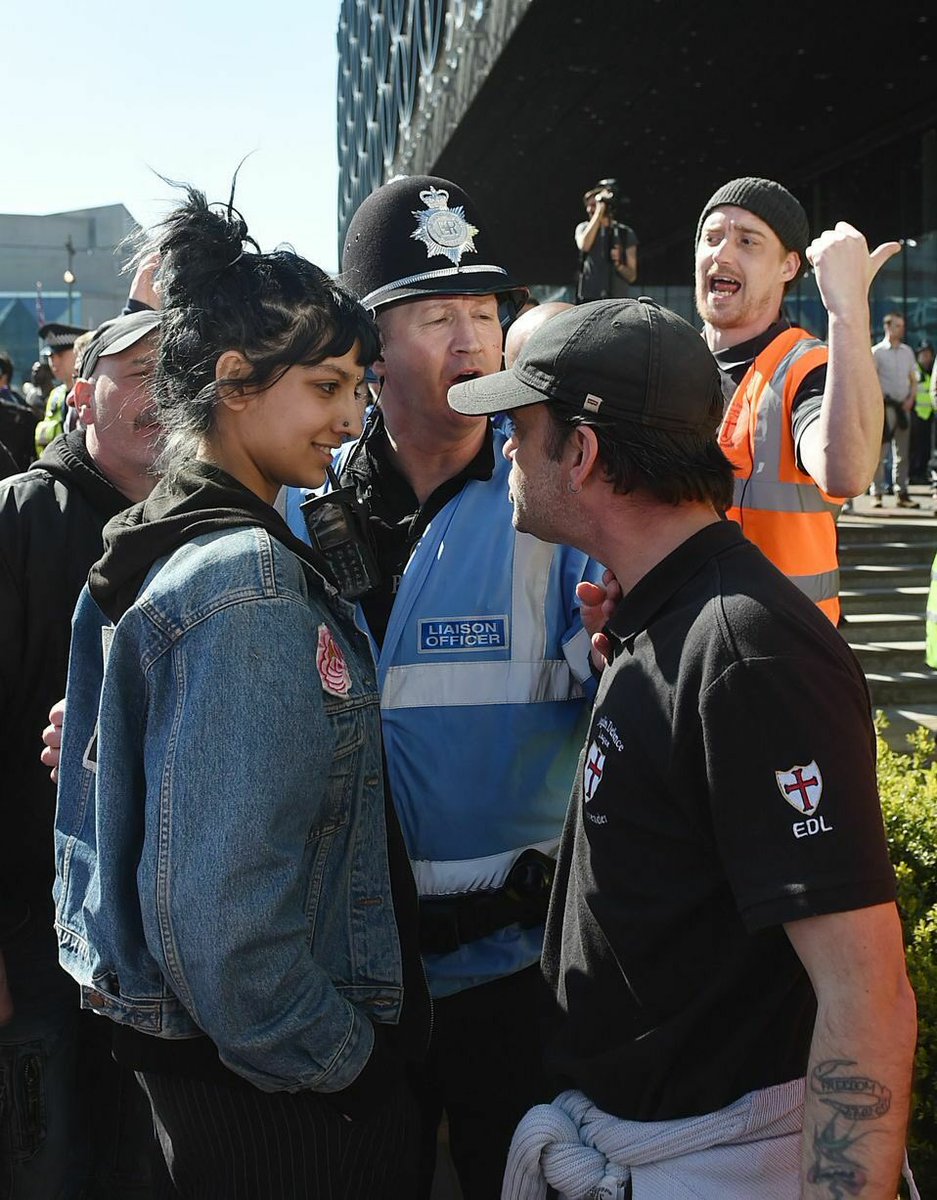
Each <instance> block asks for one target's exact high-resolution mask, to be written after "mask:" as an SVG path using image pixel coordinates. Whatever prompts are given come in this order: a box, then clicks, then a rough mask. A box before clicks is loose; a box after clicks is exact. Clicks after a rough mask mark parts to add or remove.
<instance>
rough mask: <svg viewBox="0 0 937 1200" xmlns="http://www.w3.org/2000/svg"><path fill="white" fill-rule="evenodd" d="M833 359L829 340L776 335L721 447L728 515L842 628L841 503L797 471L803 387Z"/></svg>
mask: <svg viewBox="0 0 937 1200" xmlns="http://www.w3.org/2000/svg"><path fill="white" fill-rule="evenodd" d="M827 358H828V351H827V348H826V346H825V345H824V344H823V342H818V341H817V340H816V339H815V338H812V337H811V336H810V334H808V333H806V332H805V331H804V330H803V329H796V328H794V329H786V330H785V331H784V332H783V333H780V334H778V336H777V337H776V338H775V339H774V340H773V341H772V342H771V343H770V344H769V345H768V346H767V347H766V349H765V350H763V351H762V352H761V353H760V354H758V355H756V357H755V361H754V362H753V363H752V365H751V366H750V367H749V368H748V370H747V371H746V373H745V377H744V378H743V379H742V381H741V383H740V384H739V386H738V387H737V388H736V390H735V394H734V395H733V397H732V400H731V403H730V404H729V407H728V409H727V410H726V414H725V416H724V417H723V420H722V426H721V428H720V430H719V445H720V446H721V447H722V450H723V453H724V454H725V456H726V457H727V458H728V459H729V461H730V462H731V463H732V466H733V467H734V468H735V495H734V498H733V503H732V507H731V508H730V509H729V511H728V513H727V514H726V515H727V516H728V517H729V519H730V520H732V521H735V522H737V524H739V525H740V526H741V527H742V532H743V533H744V534H745V536H746V537H747V538H748V539H749V541H752V542H754V543H755V545H756V546H757V547H758V548H759V549H760V550H761V552H762V553H763V554H764V555H766V557H768V558H770V559H771V561H772V562H773V563H774V565H775V566H776V567H777V568H778V569H779V570H781V571H783V572H784V574H785V575H787V576H788V578H789V579H790V580H791V582H792V583H796V584H797V586H798V587H799V588H800V590H801V591H802V592H803V593H804V594H805V595H806V596H808V597H809V598H810V599H811V600H813V601H814V602H815V603H816V604H817V605H818V606H819V607H820V608H821V609H822V610H823V611H824V612H825V613H826V615H827V616H828V617H829V618H830V620H831V621H832V622H833V623H834V624H836V623H837V622H838V621H839V562H838V560H837V557H836V516H837V513H838V512H839V509H840V506H841V504H842V501H841V500H838V499H836V498H834V497H832V496H828V495H827V494H826V493H825V492H823V491H821V490H820V488H819V487H817V485H816V483H815V482H814V481H813V479H811V477H810V476H809V475H808V474H806V472H804V471H802V470H801V469H800V467H798V465H797V459H796V457H795V454H794V438H793V436H792V434H791V412H792V408H793V404H794V397H795V396H796V395H797V389H798V388H799V387H800V385H801V383H802V382H803V381H804V379H805V378H806V376H807V375H809V374H810V372H811V371H813V370H815V369H816V368H817V367H821V366H824V365H825V364H826V362H827Z"/></svg>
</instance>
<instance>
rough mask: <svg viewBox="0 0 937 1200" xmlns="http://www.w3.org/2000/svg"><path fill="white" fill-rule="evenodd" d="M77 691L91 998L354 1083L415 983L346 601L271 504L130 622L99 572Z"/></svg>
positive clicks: (360, 642) (71, 941) (282, 1076)
mask: <svg viewBox="0 0 937 1200" xmlns="http://www.w3.org/2000/svg"><path fill="white" fill-rule="evenodd" d="M333 639H334V641H333ZM336 647H337V651H336ZM342 660H344V666H345V668H346V670H342ZM99 697H100V708H99V706H98V698H99ZM66 700H67V716H66V720H65V726H64V729H63V741H62V757H61V765H60V782H59V796H58V812H57V816H56V871H57V879H56V885H55V900H56V927H57V932H58V937H59V945H60V961H61V963H62V965H63V966H64V967H65V969H66V970H67V971H68V972H69V973H70V974H71V975H73V976H74V977H75V978H76V979H77V980H78V982H79V983H80V985H81V989H82V1002H83V1004H84V1005H85V1007H90V1008H93V1009H96V1010H97V1011H98V1012H101V1013H104V1014H106V1015H107V1016H109V1017H111V1018H112V1019H114V1020H116V1021H119V1022H123V1023H126V1024H128V1025H131V1026H133V1027H135V1028H136V1029H138V1030H140V1031H143V1032H145V1033H150V1034H154V1035H159V1036H163V1037H168V1038H184V1037H191V1036H195V1035H197V1034H199V1033H200V1032H204V1033H206V1034H208V1036H209V1037H210V1038H211V1039H212V1040H213V1041H214V1043H215V1044H216V1045H217V1047H218V1050H219V1053H220V1056H221V1058H222V1061H224V1062H225V1063H226V1064H227V1065H228V1066H229V1067H231V1069H233V1070H235V1071H237V1072H238V1073H239V1074H241V1075H242V1076H244V1077H245V1078H247V1079H248V1080H250V1081H251V1082H252V1083H254V1084H255V1085H256V1086H258V1087H260V1088H263V1089H264V1090H268V1091H271V1090H286V1091H294V1090H299V1089H304V1088H312V1089H315V1090H318V1091H322V1092H332V1091H337V1090H339V1089H341V1088H343V1087H346V1086H348V1085H349V1084H350V1083H351V1082H352V1081H353V1080H354V1079H355V1078H356V1077H357V1075H358V1074H359V1072H360V1071H361V1070H362V1068H363V1066H364V1065H365V1063H366V1062H367V1060H368V1058H369V1055H370V1053H371V1049H372V1045H373V1041H374V1030H373V1027H372V1025H371V1020H370V1019H369V1018H371V1019H373V1020H375V1021H378V1022H381V1021H383V1022H388V1023H395V1022H396V1021H397V1020H398V1018H399V1012H400V1007H401V1003H402V968H401V952H400V944H399V938H398V932H397V925H396V921H395V915H394V911H393V903H392V901H391V891H390V878H389V868H388V858H387V845H386V835H385V824H384V807H383V805H384V801H383V775H382V763H381V749H380V726H379V713H378V694H377V684H376V679H375V672H374V664H373V659H372V656H371V653H370V648H369V644H368V641H367V639H366V638H365V636H364V635H363V634H362V633H360V631H359V630H358V629H357V628H356V627H355V625H354V621H353V610H352V608H351V606H350V605H347V604H346V603H345V602H344V601H342V600H341V599H339V598H336V597H335V596H334V594H332V593H331V589H328V588H327V587H326V585H325V584H324V583H323V581H322V580H321V579H319V578H318V577H317V576H316V575H315V573H314V572H313V571H312V569H311V568H310V567H309V566H308V565H306V564H303V563H302V562H301V561H300V560H299V559H298V558H297V557H296V556H295V555H294V554H292V553H291V552H290V551H289V550H288V549H287V548H286V547H284V546H283V545H282V544H281V543H280V542H279V541H277V539H276V538H274V537H272V536H271V534H270V533H269V532H267V531H266V530H264V529H262V528H256V527H244V528H237V529H234V530H228V531H223V532H216V533H209V534H204V535H202V536H199V537H197V538H195V539H194V540H192V541H190V542H187V543H186V544H185V545H183V546H181V547H180V548H179V549H177V550H175V551H174V552H173V553H172V554H171V555H169V556H168V557H166V558H163V559H162V560H160V561H159V562H157V563H156V564H155V566H154V567H153V569H152V570H151V571H150V573H149V575H148V576H147V579H146V582H145V583H144V585H143V587H142V589H141V591H140V593H139V595H138V596H137V599H136V602H135V603H134V604H133V605H132V607H130V608H129V609H128V610H127V611H126V612H125V613H124V615H123V616H122V617H121V618H120V620H119V621H118V623H117V624H116V626H114V625H111V624H110V623H109V622H108V621H107V619H106V618H105V617H104V616H103V614H102V612H101V610H100V609H99V608H98V606H97V605H96V604H95V602H94V600H93V599H92V598H91V595H90V593H89V592H88V589H87V588H85V590H84V592H83V593H82V596H81V598H80V600H79V603H78V607H77V609H76V612H75V617H74V623H73V636H72V647H71V658H70V665H69V675H68V688H67V694H66Z"/></svg>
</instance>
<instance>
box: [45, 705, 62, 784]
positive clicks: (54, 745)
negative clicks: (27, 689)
mask: <svg viewBox="0 0 937 1200" xmlns="http://www.w3.org/2000/svg"><path fill="white" fill-rule="evenodd" d="M64 720H65V701H64V700H59V701H58V703H57V704H54V705H53V706H52V708H51V709H50V711H49V724H48V725H47V726H46V727H45V729H43V731H42V741H43V746H44V749H43V751H42V753H41V754H40V755H39V759H40V761H41V762H43V763H44V764H45V765H46V766H47V767H51V768H52V769H51V770H50V772H49V774H50V775H51V776H52V782H53V783H58V778H59V758H60V756H61V752H62V723H63V721H64Z"/></svg>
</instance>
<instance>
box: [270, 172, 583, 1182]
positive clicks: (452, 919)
mask: <svg viewBox="0 0 937 1200" xmlns="http://www.w3.org/2000/svg"><path fill="white" fill-rule="evenodd" d="M342 274H343V279H344V281H345V282H346V283H347V284H348V285H350V286H351V287H352V288H353V289H354V291H355V292H356V293H357V295H358V296H359V297H360V299H361V301H362V303H363V304H364V305H365V306H366V307H368V308H370V309H371V310H372V311H373V312H374V313H375V317H376V321H377V324H378V327H379V329H380V333H381V343H382V350H381V358H380V359H379V360H378V361H377V362H376V363H375V364H374V371H375V374H376V376H377V378H378V380H379V386H380V401H379V410H378V411H379V413H380V419H379V420H378V422H377V424H376V425H375V426H374V427H373V432H371V433H370V434H369V435H366V440H365V442H364V444H363V446H362V447H361V449H360V452H359V451H355V450H353V449H352V448H350V447H349V448H347V450H346V452H345V453H344V454H343V455H342V456H341V458H340V460H339V462H338V464H337V469H338V471H339V474H340V476H341V479H342V482H343V483H346V484H351V485H353V486H354V487H355V488H356V489H357V491H358V494H359V495H360V496H362V497H367V499H368V503H369V506H370V522H369V527H370V530H371V532H372V534H373V539H374V550H375V557H376V559H377V562H378V563H379V565H380V568H381V575H382V579H381V581H380V583H379V584H378V585H377V586H376V587H374V588H373V589H372V590H371V591H369V592H368V593H367V594H365V595H364V596H363V597H362V598H361V601H360V603H361V608H362V613H363V617H364V619H365V621H366V623H367V626H368V629H369V631H370V633H371V635H372V637H373V638H374V641H375V643H376V645H377V647H378V649H379V657H378V673H379V679H380V681H381V688H382V705H381V712H382V719H383V728H384V740H385V749H386V756H387V769H388V778H389V781H390V792H391V795H392V796H393V800H394V803H395V804H396V806H397V809H398V812H399V813H400V817H401V825H402V828H403V831H404V835H405V837H406V839H407V848H408V851H409V853H410V857H411V860H412V861H413V862H414V864H415V874H416V881H417V888H418V892H419V897H420V928H421V947H422V950H423V956H424V965H425V969H426V973H427V977H428V979H429V984H430V989H431V991H432V993H433V1007H434V1020H433V1038H432V1043H431V1046H430V1049H429V1055H428V1060H427V1064H426V1068H425V1072H424V1073H423V1075H422V1077H421V1080H420V1086H419V1100H420V1103H421V1107H422V1112H423V1117H424V1129H425V1146H424V1156H423V1161H422V1181H421V1190H420V1192H419V1195H420V1196H422V1197H428V1196H429V1194H430V1189H431V1185H432V1177H433V1166H434V1160H435V1147H436V1133H437V1127H438V1125H439V1121H440V1117H441V1114H442V1112H443V1111H444V1110H445V1111H446V1112H447V1113H448V1119H449V1145H450V1149H451V1151H452V1156H453V1159H454V1161H455V1165H456V1170H457V1172H458V1175H459V1179H460V1182H461V1185H462V1192H463V1195H464V1196H465V1198H466V1200H476V1198H479V1200H488V1198H489V1197H491V1196H497V1195H498V1193H499V1190H500V1185H501V1176H502V1174H503V1170H504V1162H505V1158H506V1155H507V1148H508V1145H509V1143H510V1139H511V1134H512V1133H513V1131H514V1127H515V1125H516V1124H517V1121H518V1119H519V1118H520V1116H521V1115H522V1113H523V1112H524V1111H525V1110H526V1109H527V1107H529V1105H530V1104H531V1103H534V1102H535V1101H536V1100H539V1099H548V1098H549V1091H548V1089H547V1088H546V1084H545V1081H544V1079H543V1074H542V1069H541V1061H542V1046H541V1042H540V1040H539V1028H538V1020H537V1017H538V1009H539V1004H540V1001H541V999H542V995H541V989H542V981H541V979H540V973H539V966H538V962H539V957H540V950H541V944H542V933H543V920H544V917H545V914H546V901H547V898H548V894H549V881H550V878H551V875H552V869H553V862H552V857H551V854H552V851H553V850H554V848H555V846H556V842H557V839H558V837H559V833H560V829H561V827H562V821H563V813H564V811H565V806H566V799H567V796H568V786H569V783H570V780H571V779H572V774H573V770H574V768H575V761H576V755H577V753H578V743H579V732H578V731H579V729H580V727H581V722H582V721H583V720H584V719H585V714H586V710H587V706H588V699H589V696H590V695H591V693H592V691H593V689H594V683H593V681H592V678H591V674H590V670H589V641H588V637H587V636H586V634H585V631H584V630H583V628H582V623H581V621H580V619H579V613H578V601H577V599H576V593H575V588H576V585H577V584H578V583H579V582H580V580H582V579H583V578H584V577H587V578H594V579H597V578H599V577H600V576H601V568H600V567H598V565H597V564H595V563H590V562H589V560H588V559H587V557H586V555H584V554H582V553H581V552H580V551H576V550H571V549H569V548H568V547H547V546H544V545H542V544H541V543H538V542H537V541H535V539H533V538H529V537H527V536H525V535H520V534H516V533H515V532H514V530H513V529H512V527H511V505H510V501H509V499H508V490H507V474H508V464H507V462H506V461H505V459H504V457H503V455H502V453H501V450H502V447H503V446H504V444H505V442H506V440H507V433H506V431H505V430H504V429H503V428H502V427H501V424H500V423H499V422H492V421H490V420H489V419H488V418H487V417H486V416H463V415H461V414H458V413H455V412H453V410H452V409H451V408H450V407H449V405H448V403H447V400H446V397H447V393H448V391H449V388H450V387H451V386H452V385H453V384H455V383H458V382H459V381H461V380H468V379H480V378H483V377H491V376H492V375H493V374H494V373H495V372H497V371H498V370H499V369H500V367H501V358H502V324H501V320H502V318H504V317H505V315H506V313H507V314H510V312H511V311H513V309H514V308H515V307H516V306H517V304H518V302H519V301H521V300H522V299H523V298H524V297H525V296H526V294H527V289H526V288H524V287H523V286H522V285H520V284H519V283H518V282H517V280H515V278H514V277H513V275H512V274H511V272H510V270H509V268H508V267H507V266H506V265H505V262H504V259H503V258H502V257H501V253H500V251H499V250H498V249H497V248H496V247H495V245H494V241H493V238H492V234H491V227H490V225H489V223H488V220H487V219H486V217H485V215H484V214H483V213H482V212H481V210H480V209H479V207H478V205H477V204H476V203H475V201H474V200H473V199H472V197H471V196H469V195H468V194H467V193H466V192H465V190H464V189H463V188H461V187H460V186H459V185H458V184H457V183H454V182H453V181H451V180H447V179H442V178H439V177H436V176H425V175H422V176H413V177H401V178H398V179H394V180H391V181H390V182H389V183H387V184H385V185H384V186H383V187H380V188H378V189H377V190H376V191H375V192H374V193H372V195H371V196H369V197H368V198H367V199H366V200H365V201H364V202H363V203H362V204H361V206H360V208H359V209H358V211H357V212H356V213H355V215H354V217H353V218H352V221H351V224H350V226H349V228H348V234H347V237H346V241H345V249H344V254H343V256H342ZM351 453H354V454H355V457H354V460H353V461H352V463H351V465H350V466H346V464H347V463H348V462H349V456H350V454H351ZM297 498H298V497H297V496H296V495H295V494H293V495H291V496H290V497H289V499H288V502H287V513H288V516H289V519H290V520H291V523H294V524H293V527H294V530H295V531H296V532H297V533H300V534H302V533H304V526H303V523H302V519H301V517H300V518H299V520H298V521H297V520H296V518H297V506H296V504H295V501H296V499H297Z"/></svg>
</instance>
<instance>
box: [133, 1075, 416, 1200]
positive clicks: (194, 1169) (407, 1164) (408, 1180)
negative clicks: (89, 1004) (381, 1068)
mask: <svg viewBox="0 0 937 1200" xmlns="http://www.w3.org/2000/svg"><path fill="white" fill-rule="evenodd" d="M138 1078H139V1079H140V1082H141V1084H142V1085H143V1088H144V1090H145V1091H146V1094H147V1096H148V1097H149V1100H150V1104H151V1106H152V1109H153V1120H154V1124H155V1126H156V1132H157V1136H158V1137H159V1141H160V1145H161V1147H162V1150H163V1155H164V1157H165V1160H166V1167H167V1172H168V1177H167V1178H165V1179H164V1180H163V1181H162V1184H161V1188H162V1192H161V1196H162V1197H165V1198H168V1197H183V1198H184V1200H306V1198H309V1200H365V1198H367V1200H403V1198H404V1197H408V1196H412V1195H414V1194H415V1189H416V1177H417V1161H418V1153H419V1114H418V1111H417V1108H416V1103H415V1101H414V1098H413V1095H412V1093H411V1091H410V1089H409V1087H408V1086H406V1085H404V1086H401V1087H400V1088H399V1089H398V1090H397V1091H396V1092H395V1094H394V1095H392V1096H389V1097H388V1102H387V1103H386V1104H385V1105H384V1106H383V1107H382V1108H381V1109H380V1110H379V1111H378V1112H377V1113H375V1114H374V1115H373V1116H372V1117H370V1118H368V1119H366V1120H359V1121H348V1120H346V1119H345V1118H344V1117H343V1116H342V1115H341V1114H340V1113H338V1112H336V1111H335V1109H334V1108H332V1107H331V1106H330V1105H329V1104H328V1103H327V1102H326V1101H324V1100H322V1099H321V1098H320V1097H319V1096H317V1095H316V1094H315V1093H314V1092H296V1093H287V1092H262V1091H260V1090H259V1089H258V1088H233V1087H228V1086H225V1085H224V1084H219V1083H212V1082H207V1081H205V1080H201V1079H189V1078H186V1077H184V1076H180V1075H169V1074H157V1073H155V1072H152V1071H146V1072H141V1073H139V1075H138ZM170 1179H171V1182H170ZM158 1194H159V1193H158Z"/></svg>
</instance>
